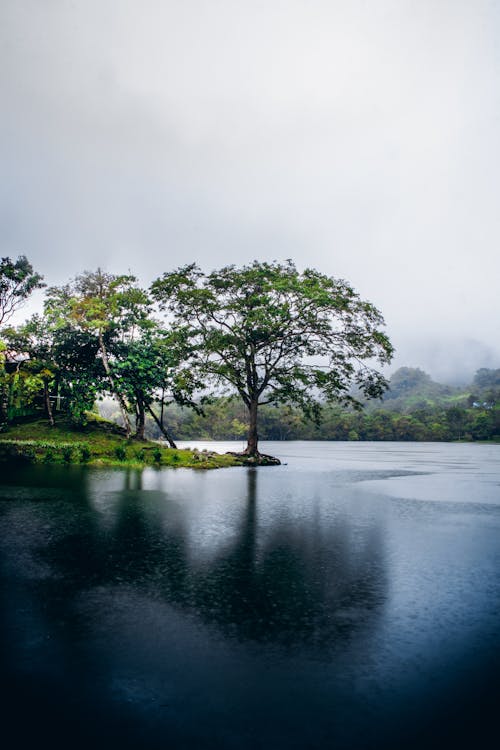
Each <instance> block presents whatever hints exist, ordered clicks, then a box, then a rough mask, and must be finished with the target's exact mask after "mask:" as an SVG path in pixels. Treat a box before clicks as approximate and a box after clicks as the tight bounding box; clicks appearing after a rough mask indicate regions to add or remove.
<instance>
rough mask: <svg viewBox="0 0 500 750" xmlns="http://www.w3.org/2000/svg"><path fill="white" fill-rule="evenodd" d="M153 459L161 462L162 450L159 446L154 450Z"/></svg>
mask: <svg viewBox="0 0 500 750" xmlns="http://www.w3.org/2000/svg"><path fill="white" fill-rule="evenodd" d="M153 461H155V463H157V464H159V463H161V450H160V449H159V448H155V449H154V451H153Z"/></svg>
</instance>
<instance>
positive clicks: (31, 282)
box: [0, 255, 45, 325]
mask: <svg viewBox="0 0 500 750" xmlns="http://www.w3.org/2000/svg"><path fill="white" fill-rule="evenodd" d="M42 279H43V276H40V274H39V273H36V272H35V271H34V270H33V266H32V265H31V263H30V262H29V261H28V259H27V258H26V256H25V255H20V256H19V257H18V259H17V260H16V261H13V260H11V259H10V258H8V257H5V258H1V259H0V325H2V324H3V323H5V322H6V321H7V320H8V319H9V318H10V317H11V316H12V315H13V314H14V312H15V311H16V310H17V309H18V308H19V307H20V306H21V305H22V304H23V302H24V301H25V300H26V299H27V298H28V297H29V296H30V294H31V293H32V292H33V291H34V290H35V289H39V288H40V287H43V286H45V285H44V284H43V283H42Z"/></svg>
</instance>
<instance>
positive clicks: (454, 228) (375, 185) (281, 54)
mask: <svg viewBox="0 0 500 750" xmlns="http://www.w3.org/2000/svg"><path fill="white" fill-rule="evenodd" d="M498 32H499V7H498V6H497V5H496V4H492V3H489V2H481V1H479V2H475V3H470V2H451V1H450V2H446V1H444V2H440V3H435V2H432V1H430V0H424V1H423V2H419V3H416V2H400V1H399V2H387V1H386V0H382V1H381V2H378V3H372V4H368V3H365V2H361V1H359V2H349V3H347V2H319V1H317V2H314V1H313V2H305V1H304V2H298V1H295V0H288V1H287V2H279V1H276V0H274V1H273V0H271V1H270V2H269V1H268V2H265V3H264V2H259V1H258V0H253V2H234V1H233V2H229V1H228V2H225V1H221V2H217V1H216V0H212V1H211V2H203V1H202V0H199V1H198V2H189V1H187V2H186V1H185V0H184V1H183V2H159V1H158V2H155V1H154V0H147V1H146V2H142V3H140V4H139V3H137V2H131V1H124V0H121V1H120V2H118V0H115V1H111V0H107V1H106V0H100V1H99V2H93V1H92V0H87V1H86V2H85V3H70V2H65V1H64V0H60V1H55V0H54V1H52V2H44V3H40V2H37V1H36V0H32V1H25V0H3V2H2V4H1V7H0V96H1V102H2V117H1V119H0V159H1V164H2V169H1V175H2V177H1V180H0V191H1V200H0V253H1V254H2V255H10V256H17V255H19V254H21V253H24V254H26V255H27V256H28V258H29V259H30V260H31V262H32V263H33V265H34V266H35V268H36V269H37V270H38V271H40V272H41V273H43V274H44V275H45V279H46V281H47V282H48V283H49V284H57V283H64V282H65V281H66V280H67V279H68V278H70V277H73V276H75V275H76V274H77V273H79V272H81V271H82V270H83V269H85V268H95V267H96V266H98V265H100V266H103V267H105V268H106V269H107V270H108V271H110V272H115V273H116V272H125V271H127V270H128V269H131V270H132V271H133V272H134V273H135V274H136V275H138V276H139V278H140V279H141V281H142V282H143V283H145V284H147V283H149V282H150V281H151V280H152V279H153V278H155V277H156V276H158V275H159V274H161V273H162V272H163V271H165V270H170V269H172V268H174V267H175V266H177V265H179V264H183V263H188V262H192V261H196V262H198V263H199V264H200V265H201V266H202V267H203V268H204V269H212V268H215V267H218V266H221V265H225V264H228V263H236V264H242V263H245V262H248V261H251V260H253V259H258V260H274V259H276V260H284V259H285V258H292V259H293V260H294V261H295V262H296V264H297V266H298V267H299V268H303V267H305V266H314V267H316V268H318V269H319V270H321V271H322V272H324V273H328V274H331V275H333V276H337V277H341V278H346V279H348V280H349V281H350V282H351V283H352V284H353V285H354V287H355V288H356V289H357V290H358V291H359V292H360V294H361V295H362V296H363V297H366V298H367V299H369V300H370V301H372V302H373V303H374V304H376V305H377V307H379V309H380V310H381V311H382V312H383V314H384V316H385V319H386V322H387V330H388V333H389V336H390V337H391V340H392V341H393V343H394V345H395V346H396V350H397V355H396V358H395V360H394V363H393V366H391V368H390V369H391V370H393V369H395V368H396V367H397V366H400V365H409V366H419V367H422V368H423V369H425V370H426V371H428V372H429V373H430V374H431V375H432V376H433V377H434V378H435V379H437V380H441V381H446V382H465V381H467V380H470V378H471V376H472V374H473V373H474V371H475V370H476V369H478V368H479V367H495V366H496V367H498V366H499V364H500V340H499V337H498V330H499V319H500V295H498V288H497V287H498V283H497V280H498V278H499V271H500V260H499V254H498V252H497V237H498V232H499V224H500V216H499V214H498V210H497V205H496V202H497V195H498V192H499V187H500V185H499V182H500V177H499V175H500V145H499V139H498V121H499V117H500V98H499V97H498V80H499V73H500V70H499V68H500V59H499V55H498V49H497V47H496V39H498ZM40 299H41V298H40V297H37V298H36V299H35V300H34V301H33V302H31V303H30V306H28V307H27V308H26V311H27V312H29V311H30V310H32V309H33V307H34V306H36V305H40Z"/></svg>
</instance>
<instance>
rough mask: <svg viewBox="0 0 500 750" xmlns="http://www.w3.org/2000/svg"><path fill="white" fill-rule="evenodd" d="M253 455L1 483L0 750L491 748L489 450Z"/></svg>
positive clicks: (495, 624)
mask: <svg viewBox="0 0 500 750" xmlns="http://www.w3.org/2000/svg"><path fill="white" fill-rule="evenodd" d="M264 448H265V449H266V450H267V451H269V452H274V454H275V455H279V456H280V457H281V458H282V459H283V460H284V461H287V462H288V464H287V465H285V466H282V467H277V468H267V469H260V470H251V469H248V470H247V469H228V470H219V471H213V472H196V471H188V470H177V471H175V470H164V471H155V470H153V469H149V470H146V471H144V472H142V473H140V472H133V471H105V470H92V469H80V468H78V467H68V468H64V467H59V468H55V467H30V468H23V469H19V468H17V469H16V468H14V467H10V468H9V467H6V466H2V467H1V475H0V476H1V478H0V564H1V585H0V596H1V629H2V633H1V644H0V648H1V653H0V658H1V666H2V685H3V696H2V699H1V703H0V707H1V710H2V719H1V723H0V737H1V738H2V745H3V746H4V747H8V748H10V747H20V748H21V747H22V748H24V747H26V748H27V747H30V748H32V747H42V748H45V747H54V748H56V747H57V748H59V747H61V748H62V747H65V748H66V747H67V748H71V747H80V746H88V747H103V748H104V747H106V748H110V747H115V746H116V747H121V748H128V747H130V748H132V747H133V748H146V749H149V748H177V747H179V748H200V749H203V748H220V749H221V750H225V749H229V748H231V749H232V748H238V749H240V748H241V749H242V750H247V749H250V748H252V750H253V749H264V748H265V749H266V750H267V748H270V749H272V750H274V749H280V748H301V749H302V748H311V749H312V748H387V747H401V748H403V747H414V748H420V747H422V748H423V747H442V748H445V747H462V746H464V747H478V748H483V747H495V746H496V742H495V740H494V738H495V737H496V739H497V740H498V736H499V729H500V728H499V726H498V724H499V723H500V721H499V720H498V719H497V716H498V715H499V710H498V709H499V706H500V700H499V695H500V677H499V675H500V671H499V667H500V461H499V459H500V446H481V445H439V444H395V443H393V444H387V443H386V444H381V443H379V444H370V443H364V444H353V443H349V444H347V443H277V444H274V445H270V444H268V445H265V446H264ZM7 736H9V740H8V742H7V743H6V742H5V740H6V738H7ZM488 737H490V739H488Z"/></svg>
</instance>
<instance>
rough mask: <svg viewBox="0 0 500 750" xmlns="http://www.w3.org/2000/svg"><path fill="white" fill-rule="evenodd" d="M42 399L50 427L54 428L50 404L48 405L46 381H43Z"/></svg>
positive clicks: (47, 385) (48, 395) (48, 394)
mask: <svg viewBox="0 0 500 750" xmlns="http://www.w3.org/2000/svg"><path fill="white" fill-rule="evenodd" d="M43 398H44V401H45V409H46V411H47V417H48V418H49V423H50V426H51V427H54V424H55V422H54V415H53V414H52V404H51V403H50V393H49V384H48V383H47V381H46V380H44V381H43Z"/></svg>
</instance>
